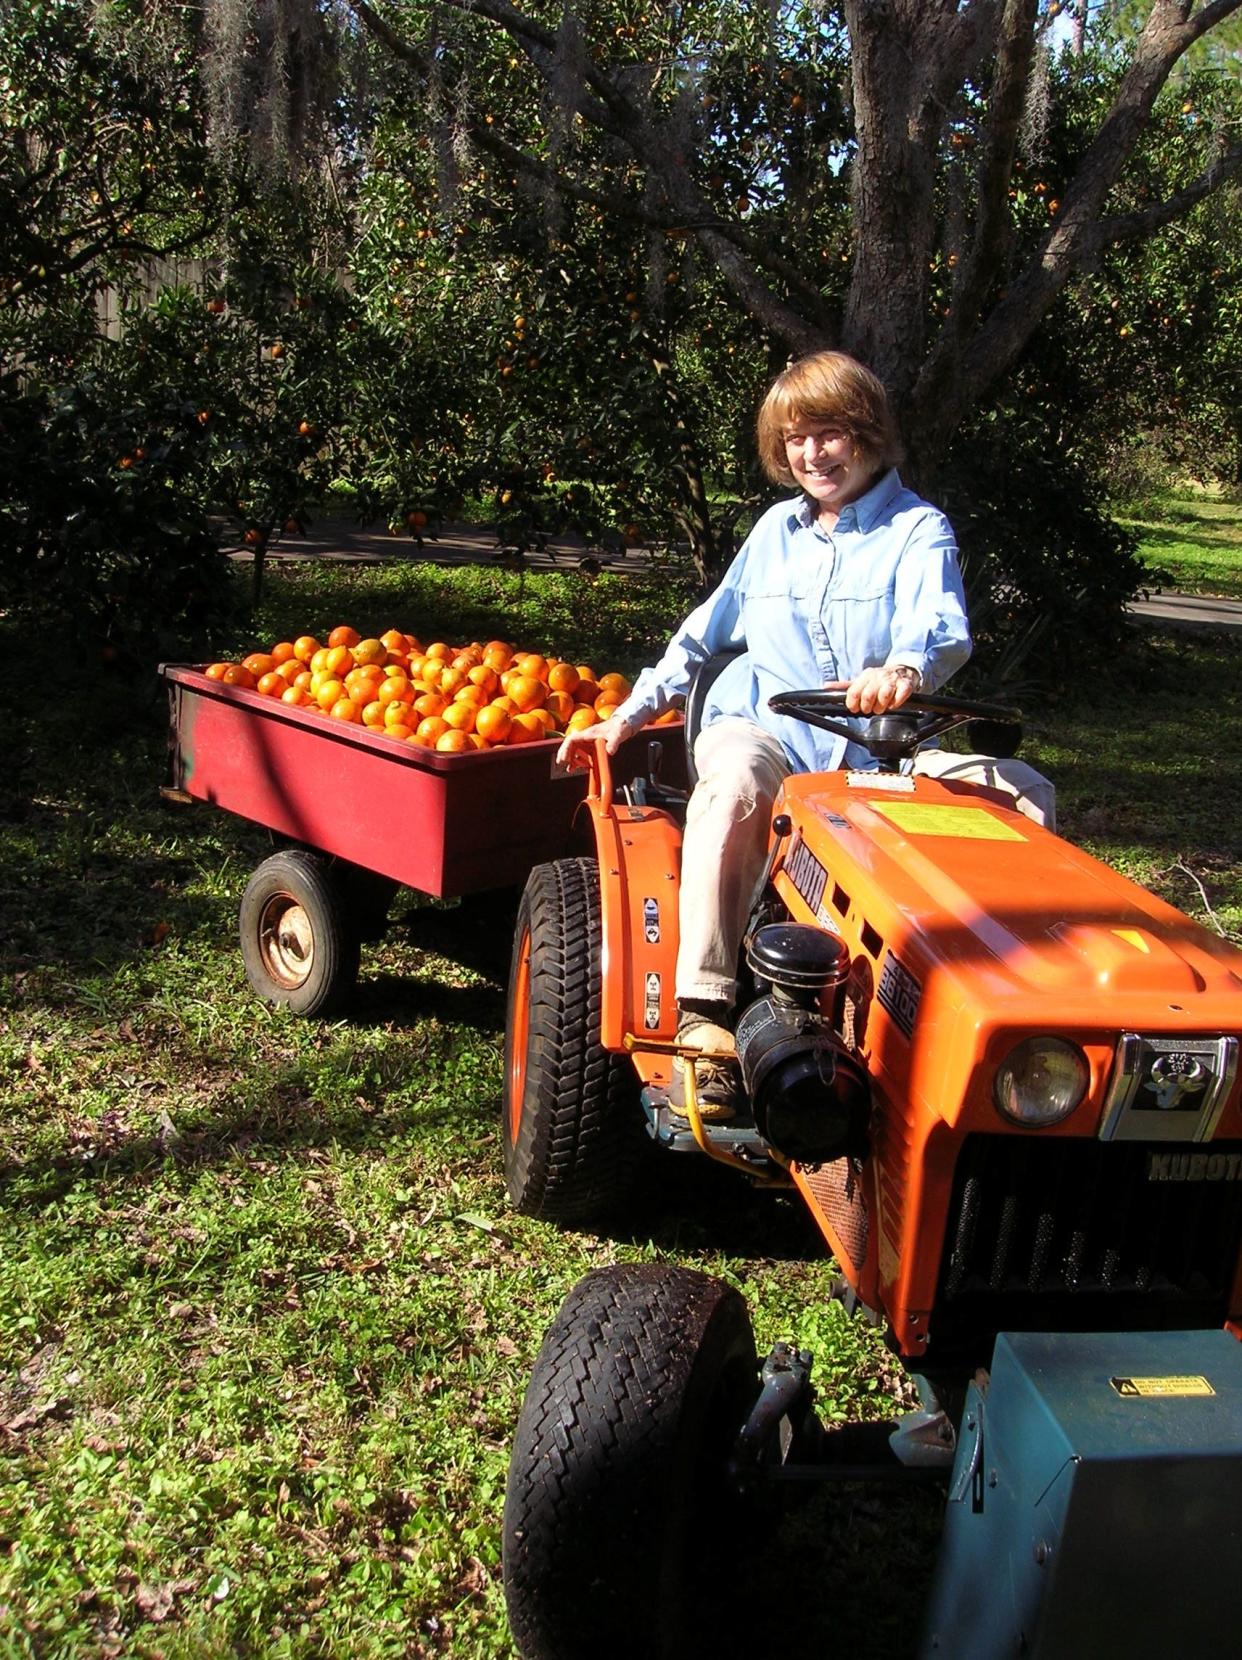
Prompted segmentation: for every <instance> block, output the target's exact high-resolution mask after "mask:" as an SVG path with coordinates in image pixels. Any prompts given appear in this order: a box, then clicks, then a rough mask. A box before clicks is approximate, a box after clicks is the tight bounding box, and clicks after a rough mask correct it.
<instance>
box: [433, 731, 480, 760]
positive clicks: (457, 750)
mask: <svg viewBox="0 0 1242 1660" xmlns="http://www.w3.org/2000/svg"><path fill="white" fill-rule="evenodd" d="M436 748H437V749H438V750H439V751H440V753H441V754H443V755H462V754H464V753H465V751H466V750H468V749H473V748H474V745H473V744H472V743H471V742H470V734H469V733H468V732H458V731H454V730H450V731H448V732H441V734H440V736H439V737H438V738H437V739H436Z"/></svg>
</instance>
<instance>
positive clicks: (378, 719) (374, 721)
mask: <svg viewBox="0 0 1242 1660" xmlns="http://www.w3.org/2000/svg"><path fill="white" fill-rule="evenodd" d="M362 724H363V725H364V726H373V727H375V728H376V730H377V731H379V732H382V731H383V730H384V705H383V704H382V703H380V702H379V700H378V699H372V701H371V702H370V703H364V704H363V706H362Z"/></svg>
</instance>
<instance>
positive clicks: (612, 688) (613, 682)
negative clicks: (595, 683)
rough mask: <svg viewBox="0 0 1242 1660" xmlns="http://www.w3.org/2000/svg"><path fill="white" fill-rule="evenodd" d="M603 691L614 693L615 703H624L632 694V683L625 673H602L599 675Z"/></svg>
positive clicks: (600, 686)
mask: <svg viewBox="0 0 1242 1660" xmlns="http://www.w3.org/2000/svg"><path fill="white" fill-rule="evenodd" d="M599 689H600V691H601V692H608V693H611V694H612V699H613V702H614V703H623V702H624V701H625V699H626V698H627V697H629V695H630V689H631V688H630V683H629V681H628V680H627V679H626V678H625V676H624V675H623V674H616V673H613V674H601V675H600V677H599Z"/></svg>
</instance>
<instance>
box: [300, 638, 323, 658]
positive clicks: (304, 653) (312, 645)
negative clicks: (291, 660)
mask: <svg viewBox="0 0 1242 1660" xmlns="http://www.w3.org/2000/svg"><path fill="white" fill-rule="evenodd" d="M322 650H323V647H322V646H321V645H320V644H319V641H318V640H317V639H316V638H315V636H314V635H313V634H299V635H298V637H297V639H296V640H295V641H294V642H293V655H294V656H295V657H296V658H297V660H298V662H299V663H309V662H310V660H311V658H312V657H313V656H314V655H315V653H316V652H317V651H322Z"/></svg>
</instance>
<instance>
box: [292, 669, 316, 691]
mask: <svg viewBox="0 0 1242 1660" xmlns="http://www.w3.org/2000/svg"><path fill="white" fill-rule="evenodd" d="M314 678H315V677H314V675H313V674H312V673H311V672H310V670H309V669H303V670H302V672H301V674H295V675H294V677H293V684H294V685H295V686H296V687H298V689H299V690H300V691H303V692H309V691H310V689H311V681H312V680H313V679H314Z"/></svg>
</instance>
